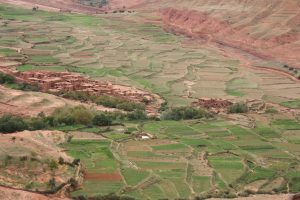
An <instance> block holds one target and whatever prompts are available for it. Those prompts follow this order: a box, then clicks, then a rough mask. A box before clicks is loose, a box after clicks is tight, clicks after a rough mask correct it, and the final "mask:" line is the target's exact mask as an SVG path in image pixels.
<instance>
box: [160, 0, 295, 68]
mask: <svg viewBox="0 0 300 200" xmlns="http://www.w3.org/2000/svg"><path fill="white" fill-rule="evenodd" d="M201 1H202V2H203V4H201V5H199V6H195V7H194V8H193V9H189V8H186V9H176V8H164V9H162V10H161V11H160V13H161V17H162V20H163V22H164V24H165V28H166V29H167V30H169V31H172V32H174V33H181V34H185V35H188V36H190V37H194V38H201V39H205V40H207V41H211V42H216V43H219V44H222V45H226V46H229V47H233V48H236V49H240V50H241V51H246V52H248V53H251V54H253V55H255V56H258V57H261V58H265V59H269V58H271V59H275V60H277V61H281V62H283V63H287V64H290V65H294V66H295V67H299V68H300V60H299V55H300V45H299V41H300V33H299V24H300V20H299V17H300V6H299V2H298V1H296V0H286V1H281V2H278V1H276V0H274V1H263V2H264V3H263V4H262V3H259V2H257V1H255V0H254V1H246V0H239V1H238V0H235V2H236V5H235V6H234V5H232V7H231V6H230V5H231V3H232V2H233V1H234V0H230V1H228V2H227V1H226V2H224V1H221V0H220V1H214V4H212V3H208V1H205V0H200V1H197V2H198V3H200V2H201ZM255 3H257V4H255ZM241 6H243V7H244V9H239V7H241ZM261 6H265V9H262V8H260V7H261ZM252 7H256V11H254V10H252V11H251V12H253V13H250V11H248V12H247V9H250V8H252ZM195 8H196V9H197V10H196V9H195ZM234 8H236V10H238V11H236V10H232V9H234ZM268 9H269V10H268ZM218 10H220V13H217V11H218ZM224 10H225V11H226V12H225V11H224ZM258 11H259V12H258ZM237 17H239V18H240V20H237V19H236V18H237Z"/></svg>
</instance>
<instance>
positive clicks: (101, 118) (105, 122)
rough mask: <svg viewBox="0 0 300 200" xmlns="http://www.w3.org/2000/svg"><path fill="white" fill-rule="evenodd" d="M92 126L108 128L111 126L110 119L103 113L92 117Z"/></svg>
mask: <svg viewBox="0 0 300 200" xmlns="http://www.w3.org/2000/svg"><path fill="white" fill-rule="evenodd" d="M93 124H94V125H96V126H110V125H111V124H112V117H111V116H109V115H105V114H104V113H101V114H98V115H96V116H95V117H94V119H93Z"/></svg>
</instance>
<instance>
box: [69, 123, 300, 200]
mask: <svg viewBox="0 0 300 200" xmlns="http://www.w3.org/2000/svg"><path fill="white" fill-rule="evenodd" d="M128 125H129V126H131V125H130V124H128ZM142 130H143V131H146V132H148V133H151V134H153V135H155V136H156V137H157V139H155V140H136V139H134V137H133V136H132V137H129V138H126V139H123V140H119V139H118V140H111V139H109V138H108V139H106V140H100V141H99V140H93V141H88V140H86V141H83V140H80V141H79V140H73V142H71V143H68V144H66V145H64V148H66V149H67V150H69V151H68V152H69V154H70V155H71V156H73V157H75V158H80V159H81V160H82V161H83V163H84V165H85V166H86V170H87V172H86V173H87V177H86V180H85V182H84V185H83V187H82V189H81V190H79V191H76V192H74V193H73V195H74V196H77V195H80V194H89V195H91V196H94V195H99V194H102V195H103V194H107V193H109V192H117V193H118V194H122V195H126V196H131V197H134V198H136V199H147V198H149V199H163V198H169V199H176V198H191V197H195V196H203V197H205V196H207V195H215V196H217V197H230V196H234V195H235V194H236V193H240V194H242V193H243V192H245V191H252V192H257V191H260V192H263V193H271V192H272V191H277V192H278V191H279V192H297V191H299V189H300V188H299V187H300V185H299V184H298V179H299V172H298V169H299V167H300V160H299V158H300V157H299V156H300V151H299V149H300V148H299V142H298V140H294V139H295V134H296V132H299V131H300V124H299V122H296V121H294V120H287V119H286V120H282V119H275V120H274V121H272V122H271V125H266V124H262V125H260V126H258V127H257V128H255V129H245V128H242V127H240V126H237V125H233V124H231V123H228V122H226V121H223V120H219V121H182V122H174V121H161V122H148V123H145V124H144V125H143V127H142ZM293 133H294V134H293ZM119 134H122V133H119ZM296 137H297V136H296ZM245 141H247V142H245ZM282 141H285V142H282ZM104 158H105V159H104ZM99 188H101V190H99Z"/></svg>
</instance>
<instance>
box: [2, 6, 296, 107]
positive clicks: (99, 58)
mask: <svg viewBox="0 0 300 200" xmlns="http://www.w3.org/2000/svg"><path fill="white" fill-rule="evenodd" d="M1 8H2V10H3V12H2V13H1V16H2V18H3V19H2V22H1V23H2V26H1V38H0V46H1V51H0V54H1V55H2V56H7V57H6V58H5V60H4V62H3V63H2V65H6V66H18V67H17V70H20V71H26V70H54V71H66V70H67V71H72V72H79V73H83V74H86V75H89V76H90V77H92V78H95V79H104V78H105V79H106V80H107V79H108V80H111V81H113V82H118V83H123V84H124V83H125V84H128V85H134V86H137V87H139V88H142V89H146V90H150V91H153V92H155V93H158V94H160V95H162V96H163V97H164V98H165V99H167V100H168V102H169V103H170V105H175V106H176V105H186V104H187V103H190V102H192V101H193V100H195V99H196V98H199V97H216V98H229V99H238V100H243V99H264V100H270V101H272V102H275V103H281V102H286V101H294V100H296V99H298V98H300V97H299V94H298V93H297V92H296V91H297V90H298V89H299V84H298V83H296V82H295V81H293V80H290V79H289V78H288V77H285V76H283V75H282V74H280V73H270V72H268V71H263V70H261V69H260V68H247V67H246V66H245V63H243V62H242V61H241V60H237V59H232V58H230V57H227V56H226V55H222V53H220V51H219V50H218V49H217V48H215V47H213V46H211V47H209V46H207V45H206V44H201V42H200V43H198V44H197V43H191V41H189V40H187V39H184V38H182V37H178V36H174V35H171V34H169V33H166V32H165V31H164V30H163V29H162V28H161V27H160V26H158V25H156V24H153V23H146V24H140V23H137V22H135V21H133V20H132V18H133V17H134V15H135V14H132V13H131V14H130V13H128V14H123V15H124V16H123V15H122V16H120V15H114V14H107V15H105V14H103V15H100V16H97V17H94V16H87V15H78V14H55V15H54V14H51V13H47V12H42V11H39V12H35V13H32V11H28V10H22V9H19V10H16V9H13V8H11V7H7V6H3V5H2V7H1ZM12 12H17V13H18V15H16V14H14V15H11V14H10V13H12ZM37 17H39V18H37ZM12 19H14V20H12ZM45 21H47V23H45ZM25 24H26V28H24V25H25ZM7 32H10V34H9V35H8V34H7ZM46 33H47V36H45V34H46ZM1 52H2V53H1ZM245 56H249V55H245ZM256 62H257V64H261V65H263V66H270V65H278V66H279V65H280V63H277V64H276V63H273V62H272V63H266V62H265V61H264V60H259V59H256ZM278 90H281V91H282V93H280V94H279V93H278Z"/></svg>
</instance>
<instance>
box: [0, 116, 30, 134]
mask: <svg viewBox="0 0 300 200" xmlns="http://www.w3.org/2000/svg"><path fill="white" fill-rule="evenodd" d="M27 128H28V127H27V125H26V123H25V122H24V120H23V119H22V118H21V117H17V116H13V115H4V116H2V117H1V118H0V132H2V133H13V132H18V131H23V130H25V129H27Z"/></svg>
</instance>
